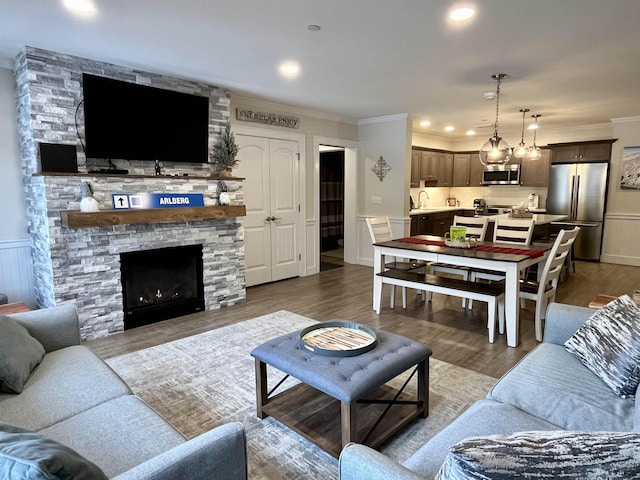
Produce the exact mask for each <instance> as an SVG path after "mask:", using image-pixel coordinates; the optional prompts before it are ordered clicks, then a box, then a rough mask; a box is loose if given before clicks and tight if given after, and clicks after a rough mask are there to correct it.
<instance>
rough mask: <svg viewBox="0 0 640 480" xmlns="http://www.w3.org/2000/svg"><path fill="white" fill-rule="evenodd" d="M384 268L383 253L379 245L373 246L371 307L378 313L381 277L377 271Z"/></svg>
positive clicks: (380, 299) (380, 298)
mask: <svg viewBox="0 0 640 480" xmlns="http://www.w3.org/2000/svg"><path fill="white" fill-rule="evenodd" d="M383 270H384V255H382V249H381V248H380V247H375V246H374V247H373V309H374V310H375V312H376V313H377V314H378V315H379V314H380V305H381V304H382V277H380V276H379V275H378V273H380V272H382V271H383Z"/></svg>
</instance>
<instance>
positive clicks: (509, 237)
mask: <svg viewBox="0 0 640 480" xmlns="http://www.w3.org/2000/svg"><path fill="white" fill-rule="evenodd" d="M534 226H535V223H534V221H533V218H527V219H524V218H500V217H498V218H496V219H495V226H494V229H493V243H502V244H506V245H520V246H523V247H526V246H529V245H530V244H531V238H532V237H533V227H534ZM480 279H482V280H489V281H491V282H499V281H501V280H504V279H505V275H504V272H495V271H492V270H477V269H473V270H472V271H471V281H473V282H475V281H477V280H480ZM468 305H469V308H470V309H471V308H472V307H473V300H469V303H468Z"/></svg>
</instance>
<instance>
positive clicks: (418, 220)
mask: <svg viewBox="0 0 640 480" xmlns="http://www.w3.org/2000/svg"><path fill="white" fill-rule="evenodd" d="M430 232H431V215H429V214H425V213H422V214H419V215H411V235H428V234H429V233H430Z"/></svg>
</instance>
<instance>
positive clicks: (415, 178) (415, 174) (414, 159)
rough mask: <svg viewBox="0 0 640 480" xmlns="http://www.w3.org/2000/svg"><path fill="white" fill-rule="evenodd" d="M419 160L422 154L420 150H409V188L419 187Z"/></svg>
mask: <svg viewBox="0 0 640 480" xmlns="http://www.w3.org/2000/svg"><path fill="white" fill-rule="evenodd" d="M421 160H422V152H421V151H420V150H411V188H419V187H420V163H421Z"/></svg>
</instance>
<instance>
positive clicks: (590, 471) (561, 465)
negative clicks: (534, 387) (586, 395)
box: [436, 430, 640, 480]
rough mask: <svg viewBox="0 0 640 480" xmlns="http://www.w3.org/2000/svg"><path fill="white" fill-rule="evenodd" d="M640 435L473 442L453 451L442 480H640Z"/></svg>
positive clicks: (523, 436) (563, 434) (570, 434)
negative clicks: (524, 479)
mask: <svg viewBox="0 0 640 480" xmlns="http://www.w3.org/2000/svg"><path fill="white" fill-rule="evenodd" d="M639 451H640V433H622V432H574V431H564V430H563V431H548V432H521V433H515V434H513V435H508V436H507V435H492V436H487V437H471V438H467V439H465V440H463V441H461V442H459V443H457V444H456V445H454V446H453V447H451V448H450V449H449V454H448V455H447V457H446V458H445V461H444V463H443V464H442V467H441V468H440V471H439V472H438V474H437V475H436V480H486V479H491V480H512V479H514V478H530V479H534V478H535V479H549V480H551V479H557V478H563V479H580V480H602V479H607V480H618V479H619V480H623V479H624V480H629V479H637V478H640V454H638V452H639Z"/></svg>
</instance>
